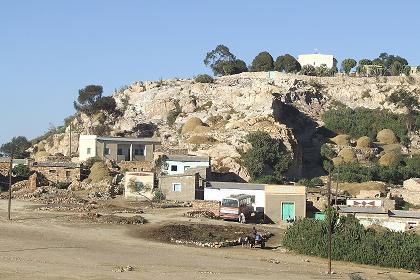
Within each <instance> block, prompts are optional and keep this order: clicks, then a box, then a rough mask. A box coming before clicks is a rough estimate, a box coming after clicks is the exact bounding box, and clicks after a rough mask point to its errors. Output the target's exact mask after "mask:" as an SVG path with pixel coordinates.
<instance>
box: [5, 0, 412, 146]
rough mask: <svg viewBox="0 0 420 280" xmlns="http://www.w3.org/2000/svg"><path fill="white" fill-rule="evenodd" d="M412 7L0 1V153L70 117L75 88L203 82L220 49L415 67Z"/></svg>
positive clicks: (247, 56) (219, 0)
mask: <svg viewBox="0 0 420 280" xmlns="http://www.w3.org/2000/svg"><path fill="white" fill-rule="evenodd" d="M419 14H420V1H416V0H412V1H408V0H407V1H386V0H364V1H358V0H352V1H350V0H349V1H344V0H343V1H325V0H322V1H321V0H319V1H314V0H307V1H300V0H294V1H279V0H277V1H276V0H273V1H245V0H241V1H239V0H238V1H233V0H231V1H226V0H213V1H197V0H190V1H186V0H185V1H174V0H167V1H162V0H153V1H141V0H137V1H134V0H124V1H117V0H113V1H110V0H109V1H108V0H71V1H70V0H68V1H57V0H36V1H34V0H27V1H22V0H10V1H7V0H1V1H0V96H1V108H2V114H1V117H0V129H1V133H0V143H3V142H6V141H8V140H9V139H10V138H11V137H13V136H17V135H24V136H26V137H28V138H32V137H35V136H38V135H40V134H41V133H43V132H44V131H46V130H47V129H48V127H49V124H50V123H51V124H54V125H60V124H62V120H63V119H64V118H65V117H66V116H68V115H70V114H72V113H74V110H73V104H72V102H73V100H74V99H75V98H76V96H77V92H78V90H79V89H80V88H82V87H84V86H85V85H88V84H101V85H103V86H104V90H105V94H110V93H111V92H112V90H113V89H114V88H119V87H120V86H122V85H125V84H129V83H131V82H133V81H135V80H157V79H160V78H171V77H191V76H194V75H196V74H198V73H203V72H209V71H208V69H206V68H205V67H204V65H203V58H204V56H205V54H206V52H207V51H209V50H211V49H212V48H214V47H215V46H216V45H217V44H219V43H223V44H225V45H227V46H228V47H230V49H231V51H232V52H233V53H234V54H235V55H236V56H237V57H238V58H241V59H244V60H245V61H246V62H247V64H250V62H251V61H252V59H253V57H254V56H255V55H256V54H258V53H259V52H260V51H263V50H268V51H269V52H270V53H271V54H272V55H273V57H274V58H275V57H277V56H278V55H281V54H284V53H290V54H292V55H295V56H296V55H298V54H299V53H308V52H309V53H310V52H313V51H314V49H318V50H319V51H320V52H322V53H331V54H334V55H335V56H336V57H337V58H338V60H339V61H340V60H341V59H343V58H346V57H353V58H355V59H357V60H358V59H360V58H364V57H367V58H372V57H376V56H377V55H378V54H379V53H380V52H388V53H390V54H398V55H401V56H403V57H405V58H407V60H408V61H409V63H410V64H413V65H418V64H420V52H419V50H420V47H419V46H420V36H419V28H420V22H419V18H418V17H419Z"/></svg>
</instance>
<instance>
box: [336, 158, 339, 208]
mask: <svg viewBox="0 0 420 280" xmlns="http://www.w3.org/2000/svg"><path fill="white" fill-rule="evenodd" d="M337 173H338V174H337V178H336V180H337V182H336V186H335V211H338V203H337V201H338V198H337V196H338V181H339V180H340V165H338V166H337Z"/></svg>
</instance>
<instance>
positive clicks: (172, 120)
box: [166, 100, 182, 126]
mask: <svg viewBox="0 0 420 280" xmlns="http://www.w3.org/2000/svg"><path fill="white" fill-rule="evenodd" d="M174 105H175V109H172V110H171V111H169V114H168V116H167V117H166V122H167V123H168V125H169V126H173V125H174V123H175V121H176V118H177V117H178V116H179V114H181V112H182V109H181V106H179V101H178V100H176V101H175V102H174Z"/></svg>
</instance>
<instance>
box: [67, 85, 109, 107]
mask: <svg viewBox="0 0 420 280" xmlns="http://www.w3.org/2000/svg"><path fill="white" fill-rule="evenodd" d="M102 92H103V88H102V86H100V85H88V86H86V87H84V88H83V89H80V90H79V96H78V97H77V101H74V103H73V104H74V108H75V109H76V110H77V111H80V112H84V113H90V111H92V109H93V106H94V104H95V103H96V102H97V101H98V100H99V99H101V98H102Z"/></svg>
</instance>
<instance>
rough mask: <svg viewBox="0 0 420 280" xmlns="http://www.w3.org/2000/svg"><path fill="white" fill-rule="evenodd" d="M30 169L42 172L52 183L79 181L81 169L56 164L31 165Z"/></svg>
mask: <svg viewBox="0 0 420 280" xmlns="http://www.w3.org/2000/svg"><path fill="white" fill-rule="evenodd" d="M31 170H33V171H35V172H37V173H38V174H42V175H43V176H44V177H45V178H46V179H47V180H48V181H50V182H52V183H59V182H69V183H70V182H73V181H80V173H81V169H80V168H79V167H78V168H68V167H61V166H60V167H57V166H31Z"/></svg>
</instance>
